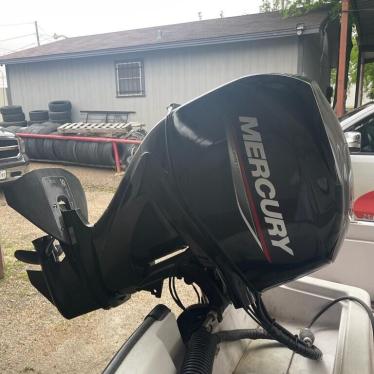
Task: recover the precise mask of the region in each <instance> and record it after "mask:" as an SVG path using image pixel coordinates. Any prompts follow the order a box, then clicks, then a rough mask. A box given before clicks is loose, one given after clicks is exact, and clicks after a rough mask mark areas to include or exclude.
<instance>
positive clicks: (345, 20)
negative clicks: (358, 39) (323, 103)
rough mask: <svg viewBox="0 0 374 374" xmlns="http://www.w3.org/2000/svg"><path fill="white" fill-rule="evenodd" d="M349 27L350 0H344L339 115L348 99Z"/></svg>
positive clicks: (341, 21)
mask: <svg viewBox="0 0 374 374" xmlns="http://www.w3.org/2000/svg"><path fill="white" fill-rule="evenodd" d="M348 29H349V0H342V15H341V19H340V43H339V44H340V45H339V65H338V78H337V90H336V98H337V99H336V107H335V112H336V115H337V116H338V117H341V116H342V115H343V114H344V113H345V100H346V76H347V70H348V69H347V49H348Z"/></svg>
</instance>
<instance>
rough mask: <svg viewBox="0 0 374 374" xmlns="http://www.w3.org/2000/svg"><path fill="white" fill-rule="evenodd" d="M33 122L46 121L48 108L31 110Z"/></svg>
mask: <svg viewBox="0 0 374 374" xmlns="http://www.w3.org/2000/svg"><path fill="white" fill-rule="evenodd" d="M29 117H30V121H31V122H45V121H48V118H49V117H48V110H32V111H31V112H29Z"/></svg>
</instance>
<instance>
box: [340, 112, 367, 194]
mask: <svg viewBox="0 0 374 374" xmlns="http://www.w3.org/2000/svg"><path fill="white" fill-rule="evenodd" d="M347 131H357V132H360V133H361V149H360V151H358V152H351V161H352V170H353V188H354V190H353V193H354V199H355V200H356V199H357V198H359V197H360V196H362V195H364V194H366V193H368V192H371V191H374V114H371V115H369V116H367V117H365V118H364V119H362V120H361V121H359V122H357V123H355V124H354V125H352V126H350V127H348V128H347V129H345V132H347Z"/></svg>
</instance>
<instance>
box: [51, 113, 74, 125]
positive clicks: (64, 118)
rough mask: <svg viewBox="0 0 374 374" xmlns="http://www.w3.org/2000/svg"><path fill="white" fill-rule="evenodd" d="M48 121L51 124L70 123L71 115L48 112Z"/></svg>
mask: <svg viewBox="0 0 374 374" xmlns="http://www.w3.org/2000/svg"><path fill="white" fill-rule="evenodd" d="M49 119H50V121H53V122H60V123H64V122H70V121H71V113H70V112H49Z"/></svg>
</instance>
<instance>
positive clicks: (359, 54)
mask: <svg viewBox="0 0 374 374" xmlns="http://www.w3.org/2000/svg"><path fill="white" fill-rule="evenodd" d="M357 48H358V56H357V71H356V91H355V108H357V107H358V106H359V104H358V102H359V97H358V96H359V91H360V79H361V70H362V66H361V48H360V45H357Z"/></svg>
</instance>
